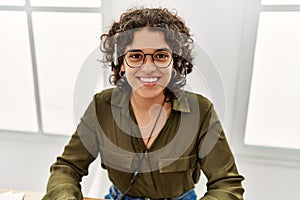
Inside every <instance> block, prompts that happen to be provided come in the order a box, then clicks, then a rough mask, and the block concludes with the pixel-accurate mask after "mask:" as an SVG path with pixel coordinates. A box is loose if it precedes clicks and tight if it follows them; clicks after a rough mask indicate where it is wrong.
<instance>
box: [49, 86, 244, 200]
mask: <svg viewBox="0 0 300 200" xmlns="http://www.w3.org/2000/svg"><path fill="white" fill-rule="evenodd" d="M130 95H131V94H130V92H126V91H122V90H119V89H117V88H114V89H107V90H104V91H102V92H100V93H98V94H96V95H95V96H94V99H93V101H92V102H91V104H90V105H89V107H88V109H87V110H86V112H85V114H84V116H83V117H82V119H81V122H80V124H79V125H78V127H77V130H76V132H75V133H74V135H73V136H72V138H71V140H70V141H69V143H68V145H66V147H65V150H64V152H63V154H62V156H60V157H58V158H57V161H56V162H55V163H54V164H53V165H52V166H51V176H50V179H49V181H48V185H47V194H46V196H45V197H44V200H47V199H51V200H53V199H57V198H58V197H59V198H58V199H60V198H61V199H81V198H82V194H81V191H80V181H81V178H82V176H84V175H87V173H88V166H89V164H90V163H91V162H92V161H94V160H95V158H96V157H97V156H98V155H99V154H100V158H101V163H102V167H103V168H105V169H107V171H108V175H109V179H110V180H111V182H112V183H113V184H114V185H116V186H117V188H118V189H119V190H120V191H121V192H122V193H124V192H125V191H126V190H127V188H128V187H129V186H130V184H131V181H132V176H133V173H138V175H137V176H136V179H135V182H134V183H133V184H132V187H131V189H130V190H129V192H128V195H130V196H136V197H149V198H153V199H159V198H173V197H177V196H180V195H181V194H183V193H184V192H186V191H188V190H190V189H192V188H193V187H194V185H195V184H196V183H197V182H198V180H199V177H200V174H201V171H202V172H203V173H204V174H205V176H206V178H207V192H206V194H205V196H204V197H202V198H201V199H203V200H206V199H207V200H209V199H220V200H233V199H243V192H244V189H243V187H242V185H241V182H242V180H243V179H244V178H243V176H241V175H240V174H239V173H238V170H237V167H236V165H235V161H234V157H233V155H232V153H231V150H230V147H229V145H228V143H227V140H226V137H225V134H224V131H223V129H222V127H221V123H220V121H219V119H218V117H217V114H216V112H215V110H214V107H213V105H212V103H211V102H210V101H209V100H208V99H207V98H205V97H203V96H201V95H199V94H194V93H191V92H183V91H182V92H180V93H178V94H177V98H174V99H173V100H172V109H171V113H170V115H169V118H168V119H167V121H166V123H165V125H164V127H163V128H162V130H161V131H160V132H159V135H158V136H157V138H156V139H155V140H154V142H153V144H152V145H151V147H150V148H148V149H147V148H146V146H145V144H144V141H143V138H142V137H141V133H140V130H139V127H138V125H137V123H136V119H135V116H134V112H133V110H132V107H131V105H130ZM62 197H66V198H62Z"/></svg>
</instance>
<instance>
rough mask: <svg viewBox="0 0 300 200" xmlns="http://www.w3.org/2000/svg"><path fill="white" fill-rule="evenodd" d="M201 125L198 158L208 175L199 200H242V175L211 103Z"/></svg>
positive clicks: (202, 168)
mask: <svg viewBox="0 0 300 200" xmlns="http://www.w3.org/2000/svg"><path fill="white" fill-rule="evenodd" d="M202 126H203V127H202V129H201V130H202V131H201V134H200V135H201V140H200V147H199V149H200V150H199V158H200V165H201V170H202V171H203V173H204V174H205V176H206V177H207V192H206V194H205V195H204V197H202V198H201V200H242V199H243V193H244V189H243V187H242V184H241V182H242V181H243V180H244V177H243V176H242V175H240V174H239V173H238V170H237V167H236V164H235V160H234V156H233V154H232V152H231V149H230V147H229V144H228V142H227V139H226V137H225V134H224V131H223V129H222V127H221V123H220V121H219V119H218V117H217V114H216V112H215V110H214V108H213V106H211V107H210V109H209V111H208V113H207V116H205V118H204V123H203V125H202Z"/></svg>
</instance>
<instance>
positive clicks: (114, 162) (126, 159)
mask: <svg viewBox="0 0 300 200" xmlns="http://www.w3.org/2000/svg"><path fill="white" fill-rule="evenodd" d="M100 157H101V165H102V167H103V168H106V166H108V167H111V168H114V169H117V170H120V171H130V170H131V168H132V160H133V156H132V155H131V154H122V153H119V152H115V151H112V150H109V149H107V148H103V147H102V148H101V147H100Z"/></svg>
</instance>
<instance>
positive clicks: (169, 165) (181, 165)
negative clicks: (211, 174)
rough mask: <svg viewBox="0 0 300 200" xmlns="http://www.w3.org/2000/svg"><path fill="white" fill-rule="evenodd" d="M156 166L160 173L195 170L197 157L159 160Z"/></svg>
mask: <svg viewBox="0 0 300 200" xmlns="http://www.w3.org/2000/svg"><path fill="white" fill-rule="evenodd" d="M158 164H159V172H160V173H168V172H179V171H187V170H189V169H194V168H196V166H197V155H196V154H194V155H191V156H185V157H180V158H167V159H160V161H159V163H158Z"/></svg>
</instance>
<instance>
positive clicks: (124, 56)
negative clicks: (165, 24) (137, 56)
mask: <svg viewBox="0 0 300 200" xmlns="http://www.w3.org/2000/svg"><path fill="white" fill-rule="evenodd" d="M161 51H166V52H168V53H170V55H171V59H170V62H169V64H168V65H166V66H164V67H160V66H158V65H156V64H155V60H156V59H155V57H154V55H155V54H156V53H158V52H161ZM132 52H140V53H142V54H143V55H144V58H143V62H142V64H141V65H139V66H137V67H134V66H132V65H129V64H128V61H127V60H126V55H127V54H128V53H132ZM147 55H149V56H151V58H152V61H153V64H154V65H155V66H156V67H157V68H168V67H169V66H170V64H171V62H172V61H173V52H172V51H171V50H170V49H168V48H162V49H156V50H155V51H154V52H153V53H144V52H143V51H142V50H141V49H131V50H128V51H127V52H126V53H125V54H124V55H123V58H124V60H125V62H126V64H127V65H128V66H129V67H130V68H140V67H141V66H143V65H144V64H145V60H146V57H147Z"/></svg>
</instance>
